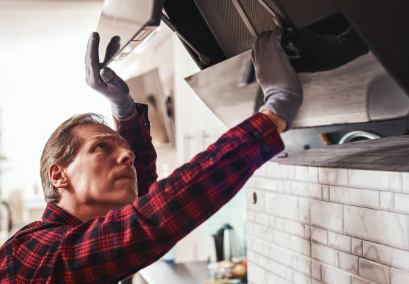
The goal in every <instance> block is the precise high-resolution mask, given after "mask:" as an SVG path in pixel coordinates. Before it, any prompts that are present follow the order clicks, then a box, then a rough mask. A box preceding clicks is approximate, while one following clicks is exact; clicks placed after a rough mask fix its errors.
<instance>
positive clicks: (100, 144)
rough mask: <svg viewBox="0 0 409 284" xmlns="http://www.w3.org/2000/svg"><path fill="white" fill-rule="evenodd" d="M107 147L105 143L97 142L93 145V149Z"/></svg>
mask: <svg viewBox="0 0 409 284" xmlns="http://www.w3.org/2000/svg"><path fill="white" fill-rule="evenodd" d="M106 147H107V145H106V144H105V143H98V144H97V145H96V146H95V149H105V148H106Z"/></svg>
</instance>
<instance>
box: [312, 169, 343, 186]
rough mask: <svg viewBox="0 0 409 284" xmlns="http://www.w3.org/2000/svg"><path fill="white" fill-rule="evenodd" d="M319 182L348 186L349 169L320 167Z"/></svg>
mask: <svg viewBox="0 0 409 284" xmlns="http://www.w3.org/2000/svg"><path fill="white" fill-rule="evenodd" d="M319 183H320V184H328V185H340V186H347V185H348V170H346V169H336V168H319Z"/></svg>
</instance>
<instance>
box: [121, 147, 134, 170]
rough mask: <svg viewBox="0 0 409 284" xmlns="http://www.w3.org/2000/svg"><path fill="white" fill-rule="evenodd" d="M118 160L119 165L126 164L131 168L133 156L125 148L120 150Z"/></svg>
mask: <svg viewBox="0 0 409 284" xmlns="http://www.w3.org/2000/svg"><path fill="white" fill-rule="evenodd" d="M118 159H119V160H118V162H119V163H120V164H128V165H130V166H133V164H134V160H135V154H134V153H133V152H132V151H131V150H129V149H127V148H122V149H121V152H120V155H119V158H118Z"/></svg>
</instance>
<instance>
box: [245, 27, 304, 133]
mask: <svg viewBox="0 0 409 284" xmlns="http://www.w3.org/2000/svg"><path fill="white" fill-rule="evenodd" d="M251 58H252V59H253V63H254V67H255V70H256V79H257V82H258V83H259V84H260V86H261V88H262V89H263V92H264V105H263V106H262V107H261V108H260V111H261V112H263V113H265V111H270V112H272V113H275V114H277V115H278V116H279V117H280V118H281V119H283V120H284V121H285V122H286V127H285V130H288V129H289V128H290V127H291V124H292V122H293V120H294V118H295V116H296V115H297V112H298V109H299V108H300V106H301V103H302V100H303V92H302V87H301V82H300V79H299V78H298V76H297V74H296V73H295V71H294V69H293V67H292V66H291V64H290V61H289V59H288V56H287V54H286V53H285V52H284V50H283V48H282V46H281V32H280V31H279V30H278V29H275V30H274V31H271V32H266V33H262V34H261V35H260V36H259V37H258V39H257V41H256V43H255V44H254V48H253V51H252V53H251Z"/></svg>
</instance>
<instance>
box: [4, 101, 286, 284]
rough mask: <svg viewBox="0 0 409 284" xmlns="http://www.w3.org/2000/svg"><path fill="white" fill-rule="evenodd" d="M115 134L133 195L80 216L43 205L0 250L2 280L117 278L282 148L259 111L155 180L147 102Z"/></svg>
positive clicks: (149, 258) (147, 259) (163, 248)
mask: <svg viewBox="0 0 409 284" xmlns="http://www.w3.org/2000/svg"><path fill="white" fill-rule="evenodd" d="M137 107H138V111H139V113H143V114H142V115H139V117H138V118H137V119H135V120H134V121H129V122H124V123H122V125H120V127H119V133H121V135H123V137H125V138H126V139H127V140H128V141H129V143H130V144H131V145H132V146H131V147H132V149H133V151H134V152H135V154H136V158H135V159H136V160H135V167H136V170H137V173H138V181H139V196H140V197H139V198H138V199H137V200H136V201H135V202H134V203H133V204H132V205H127V206H124V207H120V208H115V209H112V210H110V211H109V212H108V214H107V215H106V216H102V217H98V218H95V219H91V220H89V221H87V222H85V223H82V222H81V221H79V220H78V219H77V218H75V217H74V216H72V215H70V214H68V213H67V212H65V211H64V210H62V209H61V208H59V207H58V206H56V205H53V204H49V205H48V206H47V209H46V210H45V212H44V215H43V218H42V221H37V222H34V223H31V224H29V225H27V226H25V227H24V228H22V229H21V230H20V231H18V232H17V233H16V234H15V235H14V236H13V237H11V238H10V239H9V240H8V241H7V242H6V243H5V245H3V246H2V247H1V249H0V283H2V284H6V283H13V284H14V283H59V284H61V283H117V282H118V281H120V280H122V279H124V278H126V277H128V276H130V275H132V274H134V273H135V272H137V271H138V270H140V269H141V268H143V267H145V266H147V265H149V264H151V263H152V262H154V261H156V260H157V259H159V258H160V257H161V256H162V255H164V254H165V253H166V252H167V251H168V250H169V249H170V248H172V246H173V245H175V244H176V242H177V241H179V240H180V239H182V238H183V237H184V236H186V235H187V234H188V233H189V232H191V231H192V230H193V229H194V228H196V227H197V226H199V225H200V224H201V223H202V222H204V221H205V220H206V219H207V218H209V217H210V216H211V215H212V214H214V213H215V212H216V211H217V210H218V209H219V208H220V207H222V206H223V205H224V204H225V203H227V202H228V201H229V200H230V199H231V198H232V197H233V196H234V195H235V194H236V193H237V192H238V190H240V188H242V186H243V185H244V183H245V182H246V181H247V180H248V178H249V177H250V176H251V175H252V174H253V172H254V171H255V170H256V169H257V168H258V167H260V166H261V165H262V164H263V163H264V162H266V161H267V160H269V159H270V158H271V157H272V156H274V155H276V154H277V153H279V152H280V151H281V150H282V149H283V148H284V146H283V143H282V141H281V138H280V136H279V134H278V132H277V131H276V127H275V125H274V124H273V123H271V121H270V120H269V119H268V118H267V117H266V116H264V115H263V114H260V113H257V114H255V115H253V116H252V117H250V118H249V119H247V120H245V121H244V122H242V123H241V124H240V125H238V126H236V127H234V128H232V129H231V130H229V131H228V132H227V133H225V134H224V135H223V136H221V137H220V138H219V139H218V140H217V142H216V143H214V144H212V145H211V146H209V147H208V148H207V150H206V151H204V152H202V153H200V154H198V155H197V156H195V157H194V158H193V159H192V160H191V161H190V162H189V163H187V164H185V165H183V166H181V167H180V168H178V169H177V170H175V171H174V172H173V173H172V174H171V175H170V176H169V177H168V178H166V179H163V180H160V181H158V182H155V180H156V177H157V175H156V169H155V160H156V153H155V150H154V148H153V146H152V144H151V137H150V133H149V121H148V120H147V116H146V115H145V114H147V109H145V107H144V106H141V105H137Z"/></svg>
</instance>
